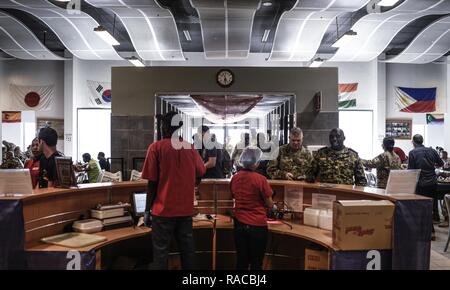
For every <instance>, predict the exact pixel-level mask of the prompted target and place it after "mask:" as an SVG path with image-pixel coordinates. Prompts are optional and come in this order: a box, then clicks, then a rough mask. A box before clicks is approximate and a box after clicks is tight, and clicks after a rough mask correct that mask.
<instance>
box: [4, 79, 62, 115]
mask: <svg viewBox="0 0 450 290" xmlns="http://www.w3.org/2000/svg"><path fill="white" fill-rule="evenodd" d="M9 89H10V94H11V98H10V99H11V103H10V108H11V109H13V110H21V111H47V110H50V109H51V105H52V103H53V95H54V87H53V85H49V86H18V85H14V84H10V85H9Z"/></svg>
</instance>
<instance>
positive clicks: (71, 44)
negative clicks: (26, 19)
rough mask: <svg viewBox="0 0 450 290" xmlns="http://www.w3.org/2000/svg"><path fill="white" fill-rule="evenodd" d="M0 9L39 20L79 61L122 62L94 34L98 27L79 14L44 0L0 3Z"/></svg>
mask: <svg viewBox="0 0 450 290" xmlns="http://www.w3.org/2000/svg"><path fill="white" fill-rule="evenodd" d="M0 8H12V9H17V10H21V11H24V12H27V13H29V14H32V15H33V16H35V17H37V18H39V19H40V20H42V21H43V22H44V23H45V24H46V25H47V26H48V27H49V28H50V29H52V30H53V31H54V33H55V34H56V35H57V36H58V37H59V39H60V40H61V42H62V43H63V44H64V45H65V46H66V48H67V49H68V50H69V51H70V52H71V53H72V54H73V55H75V56H76V57H78V58H80V59H87V60H102V59H104V60H121V59H122V58H121V57H120V56H119V55H118V54H117V52H116V50H115V49H114V48H113V47H112V46H111V45H110V44H108V43H107V42H105V41H104V40H103V39H101V38H100V37H99V36H98V35H97V34H96V33H95V32H94V28H95V27H97V26H98V25H99V24H98V23H97V22H96V21H95V20H94V19H93V18H92V17H90V16H89V15H87V14H86V13H84V12H82V11H71V10H66V9H62V8H59V7H57V6H55V5H53V4H51V3H50V2H48V1H46V0H15V1H13V0H0ZM75 12H76V13H75Z"/></svg>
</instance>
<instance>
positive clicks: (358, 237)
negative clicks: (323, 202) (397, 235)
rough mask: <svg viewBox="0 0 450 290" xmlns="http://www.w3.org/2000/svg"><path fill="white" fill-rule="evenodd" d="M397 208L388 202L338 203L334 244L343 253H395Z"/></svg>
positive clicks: (359, 201) (335, 210)
mask: <svg viewBox="0 0 450 290" xmlns="http://www.w3.org/2000/svg"><path fill="white" fill-rule="evenodd" d="M394 208H395V206H394V204H393V203H392V202H390V201H388V200H376V201H375V200H339V201H336V202H334V204H333V244H334V245H335V246H336V247H338V248H339V249H340V250H371V249H391V248H392V220H393V215H394Z"/></svg>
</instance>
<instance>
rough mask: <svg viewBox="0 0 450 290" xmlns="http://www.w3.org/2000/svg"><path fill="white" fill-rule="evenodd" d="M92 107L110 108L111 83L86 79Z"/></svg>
mask: <svg viewBox="0 0 450 290" xmlns="http://www.w3.org/2000/svg"><path fill="white" fill-rule="evenodd" d="M87 83H88V88H89V92H90V93H91V94H90V102H91V104H92V106H93V107H103V108H111V101H112V97H111V83H108V82H97V81H87Z"/></svg>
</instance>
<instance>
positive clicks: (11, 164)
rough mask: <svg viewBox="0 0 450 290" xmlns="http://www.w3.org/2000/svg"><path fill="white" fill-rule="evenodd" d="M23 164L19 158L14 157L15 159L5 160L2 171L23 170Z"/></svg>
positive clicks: (1, 166) (1, 167) (0, 167)
mask: <svg viewBox="0 0 450 290" xmlns="http://www.w3.org/2000/svg"><path fill="white" fill-rule="evenodd" d="M22 168H23V164H22V162H21V161H20V159H19V158H16V157H14V158H13V159H5V160H4V161H3V163H2V165H0V169H22Z"/></svg>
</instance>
